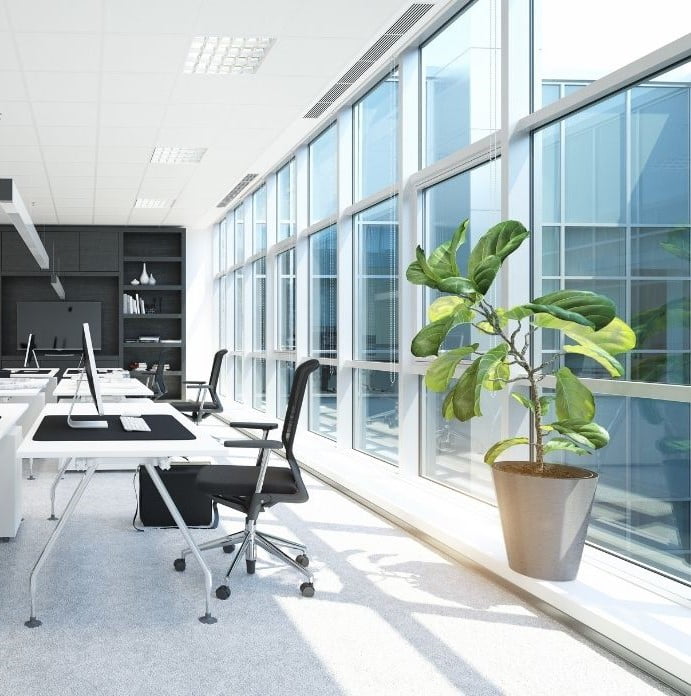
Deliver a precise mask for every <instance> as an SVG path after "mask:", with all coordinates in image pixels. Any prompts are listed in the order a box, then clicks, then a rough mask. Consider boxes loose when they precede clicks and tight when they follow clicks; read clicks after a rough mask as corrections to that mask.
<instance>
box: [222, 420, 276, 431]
mask: <svg viewBox="0 0 691 696" xmlns="http://www.w3.org/2000/svg"><path fill="white" fill-rule="evenodd" d="M228 425H229V426H230V427H231V428H249V429H250V430H274V429H276V428H278V423H257V422H249V421H233V422H232V423H228Z"/></svg>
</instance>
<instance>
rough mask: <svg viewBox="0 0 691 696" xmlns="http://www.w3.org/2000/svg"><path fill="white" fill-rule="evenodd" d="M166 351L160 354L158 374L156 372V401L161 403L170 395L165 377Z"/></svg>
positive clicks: (154, 384)
mask: <svg viewBox="0 0 691 696" xmlns="http://www.w3.org/2000/svg"><path fill="white" fill-rule="evenodd" d="M165 353H166V352H165V351H164V350H162V351H161V352H160V353H159V354H158V365H156V372H154V379H153V384H152V385H151V386H152V387H153V391H154V401H159V399H162V398H163V397H164V396H165V395H166V394H167V393H168V387H167V386H166V380H165V378H164V376H163V372H164V370H165V364H166V361H165Z"/></svg>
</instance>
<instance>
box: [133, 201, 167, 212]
mask: <svg viewBox="0 0 691 696" xmlns="http://www.w3.org/2000/svg"><path fill="white" fill-rule="evenodd" d="M174 202H175V201H172V200H169V199H167V198H137V200H136V201H135V202H134V207H135V208H148V209H149V210H151V209H153V208H170V207H171V206H172V205H173V203H174Z"/></svg>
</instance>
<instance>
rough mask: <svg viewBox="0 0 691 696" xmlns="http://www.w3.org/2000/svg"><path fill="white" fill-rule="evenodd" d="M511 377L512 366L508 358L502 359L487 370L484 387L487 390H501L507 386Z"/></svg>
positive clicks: (483, 381)
mask: <svg viewBox="0 0 691 696" xmlns="http://www.w3.org/2000/svg"><path fill="white" fill-rule="evenodd" d="M509 377H511V368H510V367H509V364H508V363H507V362H506V360H502V361H500V362H497V363H495V365H494V367H491V368H490V369H489V370H488V371H487V376H486V377H485V379H483V380H482V387H483V389H486V390H487V391H500V390H502V389H503V388H504V387H505V386H506V382H507V380H508V379H509Z"/></svg>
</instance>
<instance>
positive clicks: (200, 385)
mask: <svg viewBox="0 0 691 696" xmlns="http://www.w3.org/2000/svg"><path fill="white" fill-rule="evenodd" d="M183 384H190V385H193V386H195V387H204V386H208V385H207V384H206V382H183Z"/></svg>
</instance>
